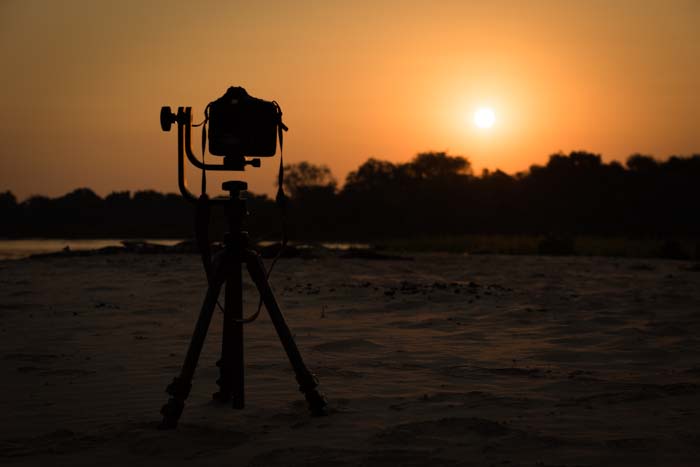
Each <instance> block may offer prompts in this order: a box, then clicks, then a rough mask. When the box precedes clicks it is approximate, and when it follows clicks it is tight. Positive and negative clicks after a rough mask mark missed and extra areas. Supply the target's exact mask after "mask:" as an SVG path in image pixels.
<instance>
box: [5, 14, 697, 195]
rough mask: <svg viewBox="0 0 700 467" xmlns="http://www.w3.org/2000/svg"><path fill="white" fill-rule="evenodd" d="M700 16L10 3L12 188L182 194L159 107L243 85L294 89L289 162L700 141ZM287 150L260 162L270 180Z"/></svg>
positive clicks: (515, 162) (268, 188)
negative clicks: (479, 121) (486, 120)
mask: <svg viewBox="0 0 700 467" xmlns="http://www.w3.org/2000/svg"><path fill="white" fill-rule="evenodd" d="M699 24H700V2H698V1H695V0H687V1H681V0H677V1H642V0H633V1H612V0H611V1H585V2H573V1H558V0H557V1H545V0H541V1H532V2H526V1H512V2H508V1H492V0H491V1H488V2H467V1H450V2H440V1H432V2H430V1H424V2H412V1H395V2H394V1H381V0H374V1H370V2H361V1H352V2H348V1H337V2H336V1H317V2H316V1H313V2H304V1H296V2H274V1H270V0H268V1H266V2H246V3H242V2H233V1H197V2H194V1H177V0H169V1H119V2H116V1H115V2H107V1H70V0H66V1H50V0H46V1H33V0H15V1H12V0H9V1H8V0H5V1H2V2H1V3H0V63H1V64H2V78H0V79H2V86H0V102H2V110H1V111H0V112H1V113H0V119H1V121H0V136H1V137H2V142H3V146H2V150H1V152H0V190H1V191H4V190H7V189H9V190H12V191H13V192H14V193H15V194H16V195H17V196H18V197H19V198H20V199H24V198H25V197H27V196H28V195H30V194H37V193H38V194H47V195H51V196H55V195H60V194H63V193H65V192H67V191H70V190H72V189H73V188H76V187H82V186H87V187H91V188H93V189H94V190H95V191H96V192H98V193H99V194H101V195H105V194H107V193H109V192H110V191H113V190H137V189H145V188H154V189H157V190H160V191H169V192H174V191H177V183H176V140H175V136H174V133H162V132H161V131H160V128H159V125H158V113H159V110H160V106H161V105H171V106H173V107H177V106H178V105H191V106H192V107H194V111H195V115H196V118H197V119H198V118H199V115H201V111H202V110H203V108H204V106H205V105H206V104H207V103H208V102H209V101H211V100H213V99H215V98H217V97H219V96H220V95H221V94H223V92H224V91H225V90H226V88H227V87H228V86H230V85H242V86H244V87H246V88H247V89H248V91H249V92H250V93H251V94H252V95H255V96H257V97H261V98H265V99H269V100H272V99H275V100H277V101H278V102H279V103H280V104H281V106H282V109H283V110H284V116H285V121H286V123H287V124H288V126H289V127H290V132H289V133H288V134H287V136H286V138H285V148H286V150H287V151H286V154H285V156H286V161H288V162H298V161H301V160H308V161H311V162H314V163H325V164H328V165H329V166H330V167H331V169H332V170H333V172H334V174H335V175H336V177H337V178H338V179H339V181H341V182H342V181H343V180H344V178H345V175H346V174H347V172H348V171H349V170H353V169H355V168H356V167H357V166H358V165H359V164H361V163H362V162H363V161H365V160H366V159H367V158H368V157H370V156H373V157H377V158H381V159H386V160H391V161H396V162H398V161H407V160H409V159H411V158H412V157H413V156H414V155H415V154H416V153H418V152H420V151H426V150H447V151H449V152H450V153H451V154H455V155H457V154H458V155H464V156H467V157H468V158H469V159H470V160H471V161H472V163H473V165H474V167H475V168H476V169H477V170H481V169H482V168H489V169H495V168H501V169H503V170H505V171H507V172H516V171H520V170H526V169H527V168H528V167H529V166H530V165H531V164H533V163H544V162H545V161H546V160H547V157H548V155H549V154H551V153H553V152H557V151H560V150H561V151H565V152H568V151H570V150H575V149H587V150H590V151H594V152H598V153H602V154H603V156H604V158H605V159H606V160H611V159H619V160H624V159H626V158H627V156H628V155H629V154H631V153H634V152H642V153H647V154H653V155H656V156H657V157H666V156H668V155H670V154H685V155H688V154H691V153H698V152H700V128H699V127H698V122H700V27H698V25H699ZM480 106H490V107H492V108H493V109H494V111H495V113H496V116H497V122H496V124H495V126H494V127H493V128H491V129H490V130H487V131H484V130H479V129H477V128H476V127H475V126H474V125H473V123H472V122H471V115H472V113H473V112H474V111H475V110H476V109H477V108H478V107H480ZM196 137H198V134H197V135H196ZM210 162H211V159H210ZM276 164H277V159H276V158H275V159H274V160H270V159H268V160H265V161H263V168H262V169H257V170H254V171H253V170H250V169H249V170H248V171H247V172H246V173H245V177H246V178H247V179H248V180H249V181H250V182H251V187H250V188H251V189H252V191H256V192H267V193H271V192H272V187H273V181H274V173H275V171H276ZM190 176H191V179H192V182H191V183H190V185H191V186H197V183H196V181H197V178H195V177H196V174H195V173H194V172H191V173H190ZM229 178H230V177H229ZM212 179H213V180H218V179H221V177H218V178H217V177H212ZM211 186H216V184H213V183H212V185H211Z"/></svg>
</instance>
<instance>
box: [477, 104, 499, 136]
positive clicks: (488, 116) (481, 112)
mask: <svg viewBox="0 0 700 467" xmlns="http://www.w3.org/2000/svg"><path fill="white" fill-rule="evenodd" d="M494 123H496V114H495V113H494V112H493V109H491V108H488V107H481V108H480V109H477V111H476V112H474V125H476V126H477V127H478V128H481V129H484V130H486V129H488V128H491V127H492V126H493V124H494Z"/></svg>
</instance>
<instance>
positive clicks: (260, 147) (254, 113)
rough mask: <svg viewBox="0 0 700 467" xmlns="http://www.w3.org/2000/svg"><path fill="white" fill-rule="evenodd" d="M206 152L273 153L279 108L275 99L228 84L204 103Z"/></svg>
mask: <svg viewBox="0 0 700 467" xmlns="http://www.w3.org/2000/svg"><path fill="white" fill-rule="evenodd" d="M207 112H208V113H207V117H208V125H209V152H210V153H211V154H213V155H216V156H236V157H240V156H250V157H272V156H274V155H275V152H276V150H277V133H278V131H279V128H280V127H281V126H282V125H283V124H282V111H281V110H280V108H279V106H278V105H277V103H276V102H270V101H265V100H263V99H258V98H256V97H252V96H250V95H249V94H248V93H247V92H246V90H245V89H243V88H242V87H233V86H232V87H230V88H228V90H227V91H226V93H225V94H224V95H223V96H221V97H220V98H218V99H217V100H215V101H213V102H211V103H210V104H209V106H208V107H207Z"/></svg>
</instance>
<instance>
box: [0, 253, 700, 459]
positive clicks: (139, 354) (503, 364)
mask: <svg viewBox="0 0 700 467" xmlns="http://www.w3.org/2000/svg"><path fill="white" fill-rule="evenodd" d="M273 283H274V286H275V289H276V292H277V295H278V298H279V299H280V302H281V303H282V304H283V307H284V310H285V313H286V316H287V319H288V321H289V323H290V325H291V327H292V329H293V330H294V332H295V333H296V338H297V343H298V344H299V346H300V348H301V350H302V353H303V355H304V357H305V358H306V360H307V363H308V365H309V366H310V367H311V368H312V369H313V370H314V371H315V372H316V373H317V375H318V376H319V378H320V380H321V384H322V388H323V390H324V391H325V393H326V394H327V396H328V398H329V401H330V406H331V412H332V413H331V415H330V416H329V417H324V418H317V419H312V418H310V417H309V416H308V415H307V411H306V407H305V404H304V403H303V399H302V397H301V395H300V394H299V393H298V392H297V390H296V384H295V381H294V376H293V374H292V372H291V371H290V369H289V365H288V363H287V361H286V359H285V355H284V353H283V351H282V348H281V346H280V345H279V343H278V341H277V340H276V336H275V334H274V330H273V327H272V325H271V324H270V322H269V321H268V319H267V317H263V318H261V319H259V320H258V321H257V322H255V323H253V324H252V325H250V326H248V327H247V328H246V352H247V355H246V362H247V391H248V392H247V407H246V408H245V409H244V410H242V411H237V410H233V409H231V408H230V407H228V406H217V405H215V404H213V403H211V402H210V394H211V393H212V392H213V391H214V390H215V389H216V385H215V383H214V382H215V380H216V378H217V368H216V367H215V366H214V362H215V361H216V359H217V358H218V357H217V350H218V346H219V339H220V325H221V320H220V314H219V313H218V312H217V316H216V317H215V321H214V323H213V327H212V332H211V333H210V336H209V337H210V338H209V340H208V343H207V346H206V348H205V350H204V354H203V358H202V360H201V365H200V368H199V371H198V373H197V378H196V379H195V382H194V388H193V391H192V394H191V396H190V399H189V404H188V406H187V407H186V409H185V414H184V416H183V418H182V423H181V426H180V428H179V429H178V430H177V431H168V432H162V431H158V430H156V429H155V426H156V423H157V422H158V420H159V414H158V410H159V409H160V406H161V405H162V404H163V402H165V400H166V394H165V393H164V392H163V391H164V388H165V386H166V385H167V384H168V383H169V382H170V380H171V379H172V377H173V376H175V375H176V373H177V372H178V369H179V365H180V363H181V360H182V357H183V355H184V352H185V350H186V346H187V343H188V341H189V338H190V333H191V329H192V326H193V323H194V319H195V316H196V314H197V313H198V309H199V302H200V299H201V292H202V287H203V274H202V272H201V267H200V264H199V261H198V258H197V257H196V256H194V255H144V256H139V255H132V254H123V255H113V256H94V257H80V258H44V259H29V260H20V261H10V262H3V263H0V371H1V373H0V378H1V383H0V384H1V388H2V389H1V391H2V392H1V396H2V397H0V464H2V465H70V466H75V465H85V466H93V465H100V466H112V465H114V466H128V465H149V466H151V465H169V466H174V465H188V466H191V465H222V466H223V465H227V466H231V465H241V466H245V465H252V466H295V465H314V466H321V465H332V466H334V467H341V466H357V465H377V466H417V465H430V466H448V465H499V466H501V465H503V466H513V465H532V466H534V465H547V466H553V465H568V466H573V465H586V466H598V465H629V466H639V465H659V466H661V465H663V466H669V465H685V466H696V465H700V434H699V431H698V428H699V427H700V418H699V416H700V272H698V267H697V266H696V265H694V264H692V263H689V262H679V261H662V260H628V259H625V260H622V259H610V258H546V257H518V256H441V255H428V256H418V257H416V258H415V260H414V261H376V260H375V261H372V260H359V259H341V258H337V257H324V258H321V259H317V260H303V259H290V260H284V261H282V262H281V263H280V264H279V265H278V268H277V270H276V272H275V274H274V276H273ZM246 291H247V292H248V293H249V297H250V300H248V305H247V306H248V310H250V311H252V309H253V307H254V302H256V298H255V297H254V295H253V293H252V290H251V287H250V285H249V284H248V285H246Z"/></svg>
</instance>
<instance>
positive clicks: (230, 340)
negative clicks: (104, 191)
mask: <svg viewBox="0 0 700 467" xmlns="http://www.w3.org/2000/svg"><path fill="white" fill-rule="evenodd" d="M222 188H223V189H224V191H228V192H229V197H228V199H227V200H226V201H225V203H224V209H225V214H226V219H227V223H228V229H229V232H228V233H227V234H226V235H225V237H224V249H223V250H222V251H220V252H219V253H217V254H216V255H215V256H214V258H213V261H212V264H211V267H210V268H209V269H210V270H209V271H207V276H208V280H209V285H208V288H207V292H206V295H205V298H204V303H203V304H202V309H201V311H200V313H199V318H197V323H196V325H195V328H194V332H193V334H192V339H191V341H190V346H189V348H188V349H187V355H186V356H185V361H184V363H183V365H182V369H181V371H180V375H179V376H178V377H176V378H175V379H174V380H173V382H172V383H171V384H170V385H168V387H167V389H166V392H167V393H168V394H169V395H170V398H169V400H168V402H167V403H166V404H165V405H164V406H163V408H162V409H161V414H162V415H163V421H162V423H161V427H162V428H175V427H176V426H177V422H178V420H179V419H180V415H182V411H183V409H184V406H185V400H186V399H187V396H188V395H189V393H190V389H191V388H192V377H193V376H194V371H195V369H196V367H197V361H198V360H199V355H200V353H201V351H202V346H203V345H204V339H205V338H206V334H207V330H208V329H209V324H210V323H211V318H212V315H213V313H214V309H215V308H216V305H217V300H218V297H219V293H220V292H221V288H222V287H223V286H224V284H225V299H226V301H225V305H224V324H223V335H222V343H221V359H220V360H219V361H218V362H217V365H218V366H219V369H220V377H219V379H218V380H217V384H218V385H219V391H218V392H217V393H215V394H214V396H213V397H214V399H215V400H217V401H221V402H228V401H232V405H233V407H234V408H238V409H242V408H243V406H244V405H245V393H244V365H243V322H242V317H243V285H242V275H241V265H242V264H245V265H246V267H247V270H248V274H250V277H251V279H252V280H253V283H254V284H255V286H256V287H257V289H258V291H259V292H260V297H261V300H262V302H263V303H264V305H265V308H266V309H267V311H268V314H269V315H270V320H271V321H272V324H273V325H274V327H275V330H276V331H277V335H278V336H279V338H280V341H281V342H282V346H283V347H284V350H285V352H286V353H287V357H288V358H289V362H290V363H291V364H292V368H293V369H294V373H295V374H296V379H297V382H298V383H299V390H300V391H301V392H302V393H303V394H304V397H305V398H306V401H307V403H308V405H309V410H310V411H311V414H312V415H325V413H326V405H327V402H326V399H325V397H324V396H323V394H321V393H320V392H319V391H318V389H317V386H318V380H317V379H316V377H315V376H314V375H313V373H311V372H310V371H309V369H308V368H307V367H306V365H305V364H304V360H303V359H302V357H301V353H299V349H298V348H297V346H296V343H295V342H294V338H293V336H292V333H291V331H290V330H289V327H288V326H287V323H286V321H285V320H284V316H283V315H282V311H281V310H280V308H279V306H278V304H277V300H275V296H274V294H273V292H272V289H271V288H270V284H269V282H268V280H267V273H266V271H265V265H264V264H263V262H262V259H261V258H260V255H259V254H258V253H257V252H256V251H255V250H253V249H252V248H250V247H249V245H248V234H247V232H245V231H243V229H242V228H243V220H244V218H245V216H246V215H247V214H248V213H247V207H246V201H245V199H244V198H242V196H241V192H242V191H244V190H246V189H247V188H248V186H247V184H246V183H245V182H241V181H228V182H224V183H223V185H222ZM205 264H206V263H205Z"/></svg>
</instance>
